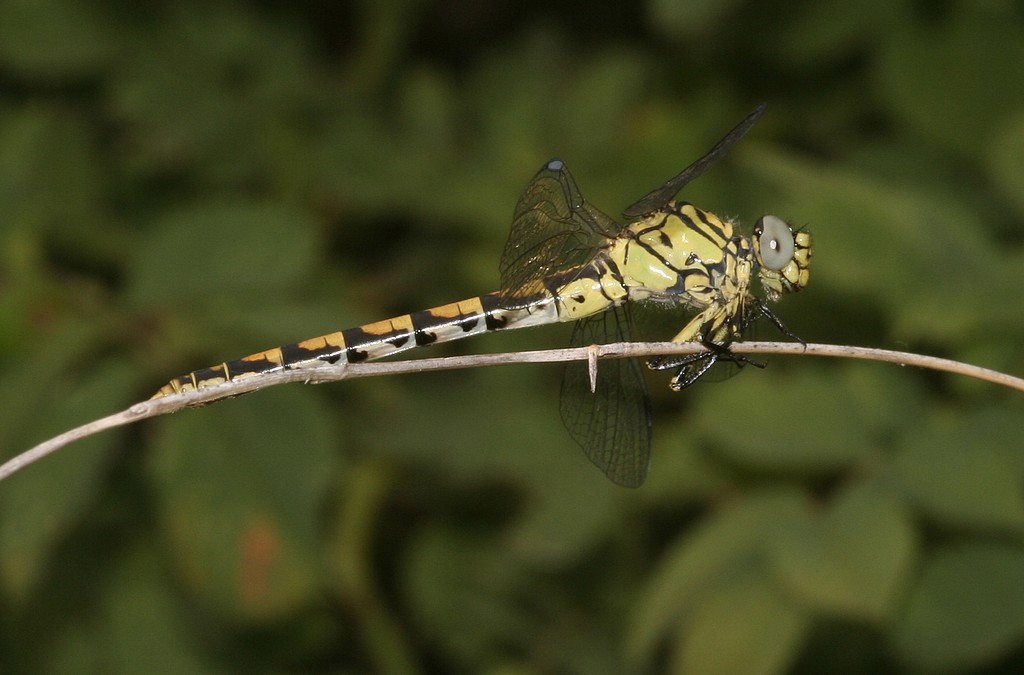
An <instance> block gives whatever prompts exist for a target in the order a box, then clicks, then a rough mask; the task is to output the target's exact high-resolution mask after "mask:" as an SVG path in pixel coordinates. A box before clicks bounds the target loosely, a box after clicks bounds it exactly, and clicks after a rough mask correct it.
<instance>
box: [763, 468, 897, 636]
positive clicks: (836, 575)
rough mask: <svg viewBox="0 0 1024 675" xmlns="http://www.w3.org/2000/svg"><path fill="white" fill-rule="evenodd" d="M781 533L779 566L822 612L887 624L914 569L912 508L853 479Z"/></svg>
mask: <svg viewBox="0 0 1024 675" xmlns="http://www.w3.org/2000/svg"><path fill="white" fill-rule="evenodd" d="M788 535H789V536H784V537H780V538H779V539H778V540H777V542H776V544H777V547H776V549H775V563H776V571H777V572H778V573H779V575H780V576H781V577H782V578H783V579H784V580H785V581H786V583H787V584H788V586H789V587H790V588H791V589H792V590H793V591H795V593H796V594H797V596H798V597H800V598H801V599H802V600H803V601H804V602H805V603H806V604H808V605H810V606H812V607H814V608H816V609H817V610H819V612H820V613H832V614H837V615H840V616H842V617H844V618H848V619H854V620H858V619H864V620H868V621H872V622H875V623H879V624H882V623H884V621H885V620H886V619H887V618H888V617H889V616H890V614H891V612H892V611H893V609H894V603H895V601H896V600H897V599H898V598H900V591H902V590H903V587H904V584H905V583H906V581H907V577H908V575H909V573H910V565H911V563H912V561H913V559H914V553H915V549H916V534H915V532H914V527H913V521H912V519H911V513H910V511H909V509H908V508H907V507H906V506H905V505H904V504H902V503H901V502H900V501H898V500H897V499H895V498H893V497H892V496H890V495H888V494H885V493H883V492H881V491H880V490H879V489H877V488H875V487H872V486H871V485H865V484H855V485H854V486H853V487H852V488H848V489H847V490H845V491H844V492H843V493H841V494H839V495H838V496H836V497H835V498H833V499H832V500H831V502H830V503H829V504H828V505H827V506H826V508H825V509H824V510H822V511H820V512H817V513H815V514H814V515H813V516H812V518H810V519H808V521H807V522H806V523H805V524H804V525H803V526H802V527H794V528H792V529H791V530H790V531H789V532H788Z"/></svg>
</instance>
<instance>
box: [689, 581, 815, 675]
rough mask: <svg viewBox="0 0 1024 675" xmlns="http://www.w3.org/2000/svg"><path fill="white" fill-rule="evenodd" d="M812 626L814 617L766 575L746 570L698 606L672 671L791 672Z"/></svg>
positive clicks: (696, 674) (697, 674)
mask: <svg viewBox="0 0 1024 675" xmlns="http://www.w3.org/2000/svg"><path fill="white" fill-rule="evenodd" d="M810 627H811V616H810V614H809V613H808V612H807V611H806V610H805V609H804V608H802V607H800V606H799V605H797V604H794V603H793V601H792V599H791V598H787V597H786V596H785V595H784V594H782V593H781V592H780V590H779V589H778V588H777V587H776V585H775V583H774V580H773V579H771V578H770V577H769V576H768V575H766V574H765V573H764V572H763V570H754V569H747V570H742V571H739V572H736V573H734V574H733V575H731V576H729V577H727V578H720V579H718V580H717V582H716V583H715V584H714V585H713V587H712V588H710V589H708V591H707V592H706V593H705V595H704V597H703V598H701V600H700V602H699V603H698V604H697V606H696V607H694V609H693V611H692V615H691V616H690V618H689V620H688V621H687V622H686V623H685V624H684V625H683V626H682V627H681V628H680V630H679V635H678V642H677V644H676V645H675V649H674V650H673V651H674V654H673V667H672V672H675V673H686V674H687V675H715V674H719V673H720V674H721V675H745V674H747V673H751V674H757V675H771V674H772V673H785V672H787V669H788V668H789V666H790V664H792V663H793V662H794V661H795V660H796V657H797V656H798V655H799V653H800V649H801V647H802V645H803V642H804V640H805V639H806V637H807V635H808V632H809V629H810Z"/></svg>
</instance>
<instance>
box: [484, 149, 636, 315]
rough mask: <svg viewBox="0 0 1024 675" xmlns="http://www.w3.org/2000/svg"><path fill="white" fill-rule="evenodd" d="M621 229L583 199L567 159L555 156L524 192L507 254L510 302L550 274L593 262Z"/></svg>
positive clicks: (504, 280)
mask: <svg viewBox="0 0 1024 675" xmlns="http://www.w3.org/2000/svg"><path fill="white" fill-rule="evenodd" d="M621 229H622V226H621V225H619V224H618V223H616V222H615V221H614V220H612V219H611V218H609V217H608V216H606V215H605V214H604V213H602V212H601V211H599V210H598V209H596V208H594V207H593V206H591V205H590V204H588V203H587V202H586V200H584V199H583V195H582V194H581V193H580V190H579V187H578V186H577V185H576V181H575V180H573V177H572V174H571V173H569V169H568V168H567V167H566V165H565V163H564V162H563V161H561V160H558V159H553V160H551V161H549V162H548V163H547V164H545V165H544V166H543V167H542V168H541V170H540V171H538V172H537V175H535V176H534V177H533V180H531V181H530V183H529V185H527V186H526V189H525V190H524V191H523V194H522V196H521V197H520V198H519V202H518V203H517V204H516V210H515V213H514V215H513V218H512V229H511V232H510V233H509V237H508V241H507V242H506V244H505V250H504V251H503V252H502V254H501V262H500V263H499V266H498V269H499V271H500V273H501V288H502V295H503V299H504V300H505V302H506V305H507V306H509V305H512V306H514V305H515V304H516V299H517V298H524V297H528V296H529V295H531V294H533V293H536V292H537V291H539V290H541V288H542V284H541V282H542V280H543V279H544V278H545V277H548V276H551V275H554V274H559V273H562V272H566V271H569V270H572V269H573V268H577V267H579V266H581V265H583V264H584V263H587V262H589V261H590V260H592V259H593V257H594V255H595V254H596V253H597V251H598V250H599V249H600V248H601V247H602V246H604V245H606V244H607V243H608V240H609V239H611V238H614V237H615V236H616V235H618V233H619V231H621Z"/></svg>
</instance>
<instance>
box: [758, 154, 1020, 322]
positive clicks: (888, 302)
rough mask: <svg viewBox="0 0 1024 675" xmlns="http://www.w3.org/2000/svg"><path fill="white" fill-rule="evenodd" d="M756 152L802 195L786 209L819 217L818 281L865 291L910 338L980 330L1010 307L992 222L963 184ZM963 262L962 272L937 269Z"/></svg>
mask: <svg viewBox="0 0 1024 675" xmlns="http://www.w3.org/2000/svg"><path fill="white" fill-rule="evenodd" d="M755 154H756V156H755V157H754V159H755V160H756V161H753V162H751V163H750V164H749V166H750V168H751V170H756V171H757V172H758V173H760V174H761V175H763V176H764V178H765V180H767V181H769V182H770V183H771V184H775V185H779V186H781V187H782V188H783V189H784V191H785V194H787V195H791V198H792V199H793V204H792V206H787V205H786V200H784V199H783V200H779V201H780V204H779V206H778V209H779V210H783V212H785V210H792V211H793V212H796V213H799V214H800V218H801V220H806V222H809V223H811V224H812V228H811V229H812V230H813V233H814V238H815V253H814V264H813V268H812V269H813V272H812V275H813V280H814V281H813V283H814V286H813V288H830V289H832V290H833V291H840V292H845V293H850V294H854V296H855V297H866V298H867V299H868V300H869V301H870V302H871V303H872V304H874V305H876V306H877V307H878V309H879V310H883V311H885V312H886V313H887V315H888V316H889V317H890V318H891V321H893V323H894V324H895V326H896V327H895V328H894V330H895V331H898V334H899V335H900V337H901V338H904V339H906V338H905V336H910V337H913V338H919V339H928V340H939V339H950V338H951V337H953V336H957V335H962V334H964V333H967V334H973V333H974V332H976V331H977V328H978V326H984V325H987V324H990V323H991V322H992V318H993V317H995V316H999V315H1000V313H1002V312H1003V308H1004V307H1005V306H1006V303H1007V302H1008V299H1007V297H1006V296H1005V295H1002V296H1001V295H1000V294H999V293H998V290H999V289H1005V284H1003V285H1001V284H1000V282H1002V281H1003V280H1004V275H1003V273H1002V270H1001V268H1000V266H999V265H994V264H993V260H996V259H999V258H1000V256H999V254H998V253H997V252H996V245H995V243H994V242H993V241H992V238H991V233H990V232H989V230H990V229H991V228H990V227H989V226H988V225H987V224H986V223H985V222H984V220H983V219H982V218H981V214H979V213H978V212H976V211H974V210H972V209H970V208H968V206H967V205H966V204H964V203H963V202H962V200H957V199H955V198H953V197H954V195H955V192H954V189H955V186H952V185H951V186H944V185H942V184H941V183H936V184H929V185H920V184H917V183H915V182H912V181H910V180H903V179H898V180H895V181H894V180H892V179H890V180H886V176H883V175H879V174H878V173H877V171H875V170H874V169H872V171H871V172H870V173H869V172H867V171H864V172H858V171H856V169H853V168H847V169H834V168H830V167H828V166H824V165H822V166H817V165H812V164H809V163H807V162H804V161H801V160H797V159H796V158H795V157H788V156H783V155H781V154H778V153H767V152H761V151H757V152H756V153H753V152H751V153H748V155H747V156H754V155H755ZM950 242H956V245H955V246H950ZM897 263H898V264H897ZM954 269H955V270H958V272H959V274H937V273H936V270H954ZM964 275H967V276H968V277H969V278H970V279H971V282H970V283H963V282H962V280H963V278H964ZM978 289H988V290H993V291H995V292H990V293H988V292H987V293H979V292H978ZM808 292H815V291H811V290H809V291H808ZM817 292H820V291H817Z"/></svg>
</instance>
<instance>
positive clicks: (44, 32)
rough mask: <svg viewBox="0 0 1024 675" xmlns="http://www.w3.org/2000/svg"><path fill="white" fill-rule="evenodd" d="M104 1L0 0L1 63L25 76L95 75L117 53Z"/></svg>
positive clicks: (113, 30)
mask: <svg viewBox="0 0 1024 675" xmlns="http://www.w3.org/2000/svg"><path fill="white" fill-rule="evenodd" d="M102 10H103V5H102V4H93V3H90V4H81V3H76V2H67V1H65V0H4V2H2V3H0V64H2V65H3V69H4V70H7V71H14V72H15V73H18V74H19V75H22V76H27V77H38V78H43V79H54V80H64V79H71V78H79V77H83V76H87V75H92V74H94V73H95V72H96V71H97V70H98V69H99V68H100V67H101V66H102V65H104V64H105V63H107V62H109V61H110V60H111V59H112V58H113V57H114V56H115V55H116V54H117V52H118V51H119V49H118V41H117V39H116V31H115V25H116V24H115V23H114V22H113V21H112V17H109V16H105V15H104V13H103V11H102Z"/></svg>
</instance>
